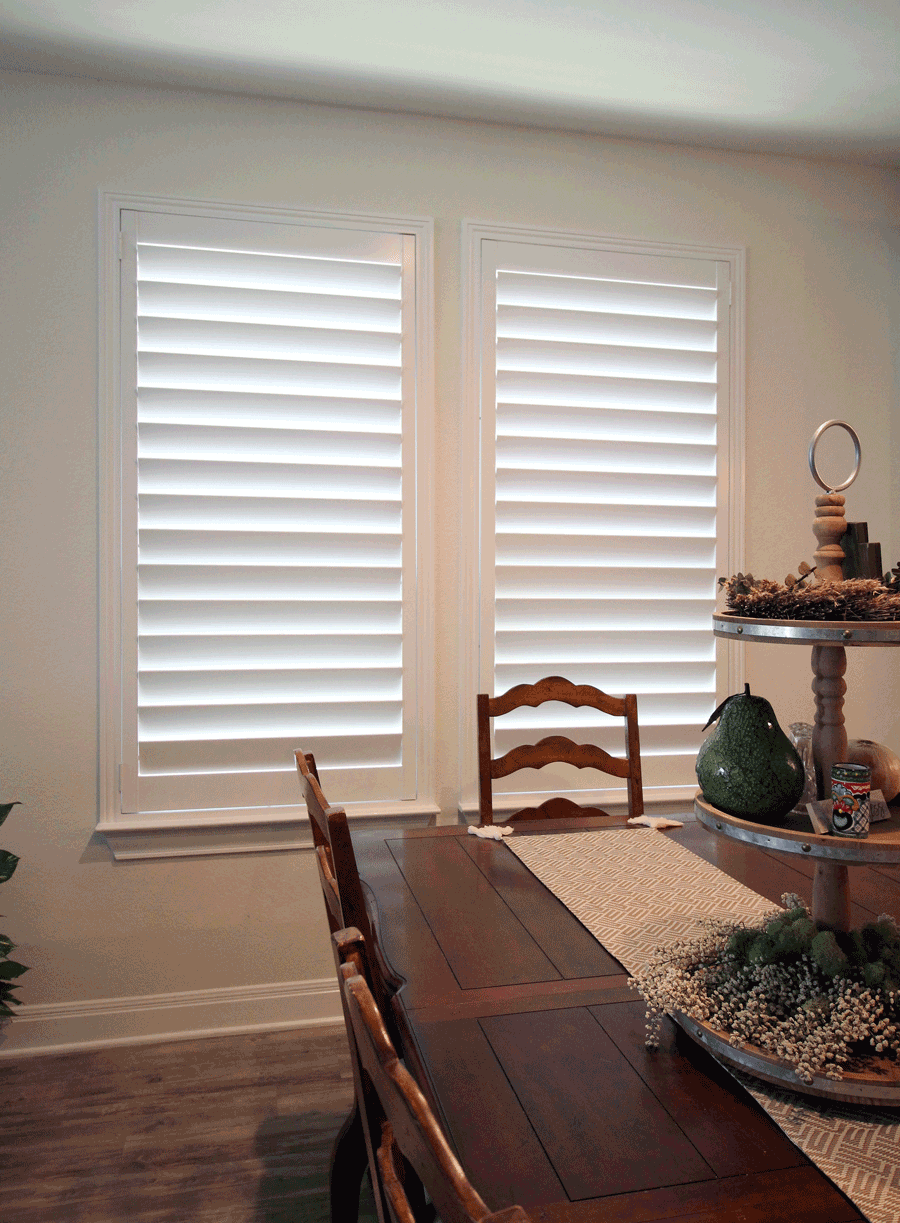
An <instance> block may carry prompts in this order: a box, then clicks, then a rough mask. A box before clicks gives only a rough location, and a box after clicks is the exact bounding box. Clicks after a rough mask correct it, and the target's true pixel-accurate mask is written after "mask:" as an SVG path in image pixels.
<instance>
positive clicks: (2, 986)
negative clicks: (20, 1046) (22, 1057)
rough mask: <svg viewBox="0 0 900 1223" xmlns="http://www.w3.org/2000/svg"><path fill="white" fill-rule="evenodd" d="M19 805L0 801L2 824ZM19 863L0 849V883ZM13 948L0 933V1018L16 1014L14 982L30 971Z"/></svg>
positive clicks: (7, 877) (0, 820)
mask: <svg viewBox="0 0 900 1223" xmlns="http://www.w3.org/2000/svg"><path fill="white" fill-rule="evenodd" d="M18 806H19V804H18V803H16V802H13V803H0V824H2V823H3V821H4V820H5V819H6V817H7V816H8V815H9V813H10V811H12V809H13V807H18ZM18 865H19V859H18V858H17V857H16V855H15V854H12V853H10V852H9V850H8V849H0V883H5V882H6V880H7V879H10V878H11V877H12V874H13V871H14V870H15V869H16V867H17V866H18ZM13 948H14V943H13V942H12V940H11V939H8V938H7V937H6V935H5V934H0V1019H2V1017H3V1016H4V1015H12V1014H14V1011H13V1009H12V1007H13V1006H20V1005H21V1003H20V1000H19V999H18V998H14V997H13V996H12V995H13V990H14V989H15V988H16V986H15V984H14V982H15V981H16V980H17V978H18V977H21V975H22V973H23V972H27V971H28V968H27V967H26V965H24V964H18V963H16V961H15V960H11V959H10V958H9V953H10V952H11V951H12V950H13Z"/></svg>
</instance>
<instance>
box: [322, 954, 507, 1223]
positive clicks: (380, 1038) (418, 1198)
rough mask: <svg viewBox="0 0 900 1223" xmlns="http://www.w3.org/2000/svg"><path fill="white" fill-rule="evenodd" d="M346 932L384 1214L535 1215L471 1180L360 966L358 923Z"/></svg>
mask: <svg viewBox="0 0 900 1223" xmlns="http://www.w3.org/2000/svg"><path fill="white" fill-rule="evenodd" d="M342 935H343V945H342V952H341V954H342V955H343V957H344V962H343V963H342V966H341V977H342V987H343V995H344V1005H345V1015H346V1016H347V1024H348V1036H349V1038H350V1041H351V1057H352V1059H353V1073H354V1079H355V1081H356V1089H357V1094H358V1096H359V1098H360V1099H361V1100H362V1101H363V1106H362V1117H363V1124H364V1126H365V1130H366V1143H367V1148H368V1151H369V1157H370V1168H371V1176H372V1187H373V1189H374V1191H375V1202H376V1206H377V1209H378V1217H379V1219H380V1220H382V1223H432V1221H433V1220H434V1218H435V1212H436V1213H437V1216H438V1217H439V1219H440V1220H441V1223H529V1217H528V1215H527V1214H526V1213H525V1211H524V1210H522V1208H521V1207H520V1206H508V1207H506V1208H505V1209H503V1210H498V1211H491V1210H489V1209H488V1207H487V1206H486V1205H485V1203H484V1202H483V1201H482V1199H481V1197H480V1196H479V1194H478V1193H477V1191H476V1190H475V1188H474V1187H473V1185H472V1184H471V1182H470V1181H469V1179H468V1177H467V1176H466V1174H465V1172H464V1171H463V1169H462V1167H461V1166H460V1163H459V1161H458V1160H457V1158H456V1156H455V1155H454V1154H453V1152H452V1150H451V1149H450V1144H449V1143H448V1142H447V1139H446V1137H445V1136H444V1132H443V1130H442V1129H441V1127H440V1126H439V1125H438V1123H437V1120H436V1119H435V1115H434V1113H433V1112H432V1109H431V1107H430V1106H429V1103H428V1100H427V1099H426V1098H425V1096H424V1095H423V1094H422V1091H421V1090H420V1088H419V1086H418V1084H417V1083H416V1081H415V1079H414V1078H413V1077H412V1075H411V1074H410V1073H409V1071H408V1070H407V1069H406V1067H405V1066H403V1065H402V1064H401V1062H400V1060H399V1058H398V1056H397V1051H396V1049H395V1048H394V1046H393V1044H392V1043H391V1039H390V1037H389V1036H388V1033H387V1030H386V1028H385V1025H384V1020H383V1017H382V1015H381V1013H380V1011H379V1009H378V1006H377V1004H376V1002H375V999H374V998H373V996H372V992H371V990H370V989H369V986H368V984H367V982H366V979H365V975H364V972H363V973H360V972H359V971H358V970H359V967H360V965H363V966H364V965H365V948H364V944H363V941H362V939H361V937H359V934H358V931H352V930H345V931H343V932H342ZM335 938H336V939H341V935H336V936H335Z"/></svg>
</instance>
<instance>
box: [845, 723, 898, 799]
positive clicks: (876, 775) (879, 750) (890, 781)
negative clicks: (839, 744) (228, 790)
mask: <svg viewBox="0 0 900 1223" xmlns="http://www.w3.org/2000/svg"><path fill="white" fill-rule="evenodd" d="M847 759H848V760H849V761H850V763H851V764H867V765H868V766H869V769H870V771H871V780H870V783H869V785H870V787H871V789H873V790H880V791H881V793H882V794H883V795H884V801H885V802H886V803H892V802H893V801H894V799H895V798H896V797H897V795H898V794H900V758H898V756H897V754H896V753H895V752H892V751H891V749H890V748H889V747H885V746H884V744H883V743H873V742H872V740H871V739H851V740H850V742H849V743H848V744H847Z"/></svg>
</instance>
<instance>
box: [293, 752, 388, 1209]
mask: <svg viewBox="0 0 900 1223" xmlns="http://www.w3.org/2000/svg"><path fill="white" fill-rule="evenodd" d="M294 759H295V760H296V762H297V771H298V773H299V776H300V784H301V786H302V788H303V793H304V797H305V799H306V810H307V814H308V815H309V823H310V827H311V829H312V837H313V845H314V847H315V854H316V865H317V867H318V871H319V883H320V884H321V886H322V896H323V899H324V901H325V912H326V914H327V917H328V925H329V928H330V930H331V933H332V935H334V933H335V931H342V930H344V928H345V927H348V926H351V927H353V928H354V929H356V930H359V931H360V932H361V936H362V937H363V938H365V940H366V944H365V945H366V947H367V949H368V950H367V952H366V957H367V958H366V961H365V972H366V978H367V980H368V982H369V986H370V988H371V990H372V993H373V994H374V995H375V997H376V998H377V999H378V1002H379V1005H380V1006H381V1007H382V1008H383V1009H384V1012H385V1014H388V1015H390V1014H391V1013H392V1012H391V1009H390V999H391V996H392V995H393V994H394V993H396V991H397V989H398V988H399V987H400V985H402V983H403V982H402V979H401V978H400V977H398V976H397V975H396V974H395V973H394V971H393V970H392V969H391V968H390V966H389V965H388V963H387V961H386V960H385V959H384V956H383V955H382V954H381V949H380V944H379V941H378V934H377V931H376V929H375V928H374V926H373V923H372V921H371V920H370V917H369V909H368V908H367V906H366V900H365V895H364V892H363V887H362V883H361V881H360V878H359V870H358V868H357V865H356V854H355V853H354V852H353V842H352V841H351V839H350V827H349V825H348V823H347V812H346V811H345V810H344V808H343V807H332V806H331V805H330V804H329V802H328V800H327V799H326V798H325V795H324V794H323V793H322V787H321V785H320V784H319V772H318V769H317V768H316V762H315V758H314V756H313V754H312V752H304V751H303V750H298V751H295V752H294ZM373 908H374V906H373ZM335 954H337V953H335ZM335 966H336V968H337V970H338V972H339V971H340V965H339V963H337V962H336V965H335ZM360 970H362V961H360ZM339 981H340V977H339ZM345 1019H346V1015H345ZM348 1033H349V1027H348ZM367 1160H368V1155H367V1151H366V1144H365V1136H364V1131H363V1125H362V1120H361V1117H360V1102H359V1098H358V1097H357V1099H356V1100H355V1101H354V1105H353V1107H352V1108H351V1110H350V1113H349V1115H348V1116H347V1118H346V1120H345V1121H344V1124H343V1125H342V1126H341V1129H340V1130H339V1132H338V1134H337V1137H336V1138H335V1140H334V1145H333V1147H332V1151H331V1172H330V1192H331V1218H332V1223H345V1221H346V1220H347V1219H355V1218H356V1216H357V1214H358V1212H359V1190H360V1185H361V1183H362V1178H363V1173H364V1172H365V1170H366V1163H367Z"/></svg>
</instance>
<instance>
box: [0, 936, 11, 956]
mask: <svg viewBox="0 0 900 1223" xmlns="http://www.w3.org/2000/svg"><path fill="white" fill-rule="evenodd" d="M13 947H15V943H14V942H13V941H12V939H11V938H7V937H6V935H5V934H0V955H9V953H10V952H11V951H12V949H13Z"/></svg>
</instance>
